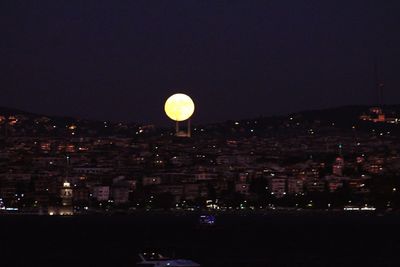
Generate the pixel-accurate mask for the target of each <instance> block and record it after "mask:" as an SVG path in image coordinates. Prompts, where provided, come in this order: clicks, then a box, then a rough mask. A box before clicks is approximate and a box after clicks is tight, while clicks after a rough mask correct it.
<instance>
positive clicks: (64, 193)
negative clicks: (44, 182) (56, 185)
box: [60, 182, 73, 207]
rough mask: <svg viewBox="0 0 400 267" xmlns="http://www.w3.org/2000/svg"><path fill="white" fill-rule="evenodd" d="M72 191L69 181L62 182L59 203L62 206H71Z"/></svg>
mask: <svg viewBox="0 0 400 267" xmlns="http://www.w3.org/2000/svg"><path fill="white" fill-rule="evenodd" d="M72 192H73V191H72V187H71V184H70V183H69V182H64V183H63V187H62V188H61V192H60V197H61V205H62V206H63V207H66V206H72Z"/></svg>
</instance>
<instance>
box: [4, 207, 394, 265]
mask: <svg viewBox="0 0 400 267" xmlns="http://www.w3.org/2000/svg"><path fill="white" fill-rule="evenodd" d="M197 219H198V216H197V215H193V214H192V215H176V214H175V215H174V214H168V215H160V214H158V215H156V214H146V215H113V216H106V215H102V216H100V215H99V216H76V217H49V216H4V215H3V216H0V249H1V250H0V255H1V263H0V266H2V267H3V266H5V267H6V266H41V267H45V266H52V267H63V266H69V267H72V266H85V267H88V266H96V267H105V266H110V267H111V266H113V267H114V266H115V267H118V266H121V267H125V266H132V267H134V266H135V254H136V253H137V252H138V251H139V250H141V249H145V248H150V247H157V248H162V249H164V251H165V252H166V253H170V254H172V253H175V255H176V256H181V257H185V258H189V259H192V260H194V261H197V262H199V263H201V264H202V266H210V267H211V266H224V267H225V266H230V267H231V266H242V267H244V266H271V267H278V266H307V267H312V266H335V267H342V266H399V263H400V256H399V255H400V216H399V215H385V216H377V215H365V214H358V215H357V214H303V215H300V216H299V215H298V214H268V215H246V216H245V215H219V216H217V224H216V226H215V227H212V228H205V229H204V228H199V227H198V224H197Z"/></svg>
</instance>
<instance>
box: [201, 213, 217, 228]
mask: <svg viewBox="0 0 400 267" xmlns="http://www.w3.org/2000/svg"><path fill="white" fill-rule="evenodd" d="M199 223H200V225H205V226H210V225H214V224H215V216H213V215H201V216H200V218H199Z"/></svg>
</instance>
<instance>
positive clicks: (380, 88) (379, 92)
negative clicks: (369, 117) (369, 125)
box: [374, 58, 385, 107]
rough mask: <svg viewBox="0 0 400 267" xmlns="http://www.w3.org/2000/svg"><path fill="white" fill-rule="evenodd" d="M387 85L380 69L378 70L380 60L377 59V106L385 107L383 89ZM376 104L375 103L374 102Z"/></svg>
mask: <svg viewBox="0 0 400 267" xmlns="http://www.w3.org/2000/svg"><path fill="white" fill-rule="evenodd" d="M384 86H385V84H384V83H383V81H382V80H381V78H380V75H379V69H378V60H377V58H375V60H374V91H375V92H376V96H377V99H376V100H377V106H378V107H381V106H382V105H383V88H384ZM374 102H375V101H374Z"/></svg>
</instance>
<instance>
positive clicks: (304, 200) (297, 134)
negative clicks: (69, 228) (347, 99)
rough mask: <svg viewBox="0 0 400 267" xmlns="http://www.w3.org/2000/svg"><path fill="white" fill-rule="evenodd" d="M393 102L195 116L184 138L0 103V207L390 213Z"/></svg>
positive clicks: (397, 169)
mask: <svg viewBox="0 0 400 267" xmlns="http://www.w3.org/2000/svg"><path fill="white" fill-rule="evenodd" d="M399 109H400V107H399V106H391V107H390V106H387V107H385V108H383V109H382V108H379V107H372V108H368V107H364V106H362V107H343V108H337V109H332V110H321V111H309V112H299V113H295V114H291V115H288V116H282V117H261V118H256V119H248V120H240V121H226V122H223V123H216V124H205V125H199V126H196V125H194V126H193V129H192V130H191V131H192V136H190V137H189V136H188V135H185V134H182V132H181V131H180V130H178V129H176V131H177V132H175V131H174V129H173V127H171V128H157V127H156V126H154V125H139V124H124V123H111V122H107V121H104V122H98V121H85V120H79V119H73V118H57V117H54V118H52V117H46V116H41V115H36V114H30V113H24V112H18V111H14V110H7V109H4V110H3V114H2V116H1V117H0V119H1V123H2V126H1V127H2V132H3V135H2V147H1V158H2V164H1V166H2V167H1V176H0V177H1V179H0V182H1V183H0V197H1V212H2V213H27V214H44V215H73V214H91V213H114V212H122V213H131V212H136V211H188V212H190V211H214V212H223V211H226V212H235V211H254V212H257V211H267V210H292V211H298V212H300V211H308V210H320V211H364V212H375V211H377V212H386V211H393V212H394V211H397V210H398V209H399V208H400V207H399V205H400V202H399V201H400V192H397V191H398V188H399V189H400V187H399V186H400V183H399V181H400V180H399V177H398V176H399V174H400V165H399V164H400V155H399V154H398V152H397V151H398V150H399V147H398V144H399V143H400V142H399V139H398V138H399V130H398V121H399V119H398V117H397V116H398V115H397V114H398V113H397V110H399ZM335 113H337V114H338V116H337V117H336V118H335V116H333V117H332V114H335ZM343 113H344V114H347V116H346V117H342V116H340V114H343ZM332 118H335V120H332ZM181 128H182V126H181Z"/></svg>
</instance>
